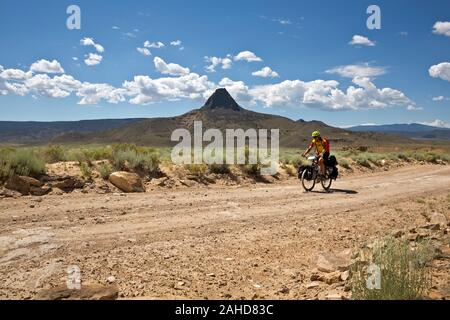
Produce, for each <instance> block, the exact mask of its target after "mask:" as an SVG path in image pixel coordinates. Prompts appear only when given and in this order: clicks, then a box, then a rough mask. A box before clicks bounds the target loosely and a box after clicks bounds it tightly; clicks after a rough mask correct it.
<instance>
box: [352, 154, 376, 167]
mask: <svg viewBox="0 0 450 320" xmlns="http://www.w3.org/2000/svg"><path fill="white" fill-rule="evenodd" d="M353 160H354V161H355V162H356V164H357V165H360V166H362V167H366V168H371V167H372V166H371V165H370V162H369V158H368V157H367V155H363V154H360V155H357V156H355V157H354V158H353Z"/></svg>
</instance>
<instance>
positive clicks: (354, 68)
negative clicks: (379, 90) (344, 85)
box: [325, 62, 386, 79]
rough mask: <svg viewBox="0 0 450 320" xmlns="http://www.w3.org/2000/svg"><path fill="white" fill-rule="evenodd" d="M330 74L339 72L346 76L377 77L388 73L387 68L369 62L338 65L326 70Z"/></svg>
mask: <svg viewBox="0 0 450 320" xmlns="http://www.w3.org/2000/svg"><path fill="white" fill-rule="evenodd" d="M325 72H326V73H329V74H338V75H340V76H341V77H345V78H351V79H353V78H355V77H369V78H372V77H376V76H381V75H383V74H385V73H386V68H384V67H375V66H371V65H370V64H369V63H367V62H366V63H360V64H349V65H343V66H337V67H334V68H332V69H329V70H327V71H325Z"/></svg>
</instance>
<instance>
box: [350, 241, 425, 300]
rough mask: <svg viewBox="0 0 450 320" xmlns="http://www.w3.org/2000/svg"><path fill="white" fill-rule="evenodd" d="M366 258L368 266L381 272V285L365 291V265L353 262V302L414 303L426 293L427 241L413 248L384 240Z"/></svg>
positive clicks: (403, 242)
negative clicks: (394, 301)
mask: <svg viewBox="0 0 450 320" xmlns="http://www.w3.org/2000/svg"><path fill="white" fill-rule="evenodd" d="M368 256H369V259H368V260H369V262H368V263H373V264H375V265H376V266H378V267H379V268H380V270H381V273H380V276H381V283H380V284H381V286H380V288H379V289H377V288H372V289H370V288H368V287H367V284H366V279H367V276H368V274H367V265H368V263H356V264H355V265H354V266H353V267H352V269H351V275H352V277H351V283H352V297H353V299H357V300H414V299H421V298H423V297H424V295H425V294H426V293H427V291H428V289H429V287H430V274H429V270H428V268H427V263H428V262H429V261H431V260H432V259H433V256H434V250H433V248H432V247H431V245H430V244H429V242H425V241H422V242H418V243H417V245H416V247H415V248H414V249H413V248H411V247H410V242H409V240H408V239H394V238H387V239H385V240H384V241H382V242H381V243H380V244H378V245H376V246H374V247H373V249H372V250H371V252H369V254H368Z"/></svg>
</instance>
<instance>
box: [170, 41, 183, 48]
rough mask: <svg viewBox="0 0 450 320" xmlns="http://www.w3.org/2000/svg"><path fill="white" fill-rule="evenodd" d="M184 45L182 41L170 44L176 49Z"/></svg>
mask: <svg viewBox="0 0 450 320" xmlns="http://www.w3.org/2000/svg"><path fill="white" fill-rule="evenodd" d="M182 44H183V42H182V41H181V40H174V41H172V42H170V45H171V46H174V47H179V46H181V45H182Z"/></svg>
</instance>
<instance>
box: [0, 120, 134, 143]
mask: <svg viewBox="0 0 450 320" xmlns="http://www.w3.org/2000/svg"><path fill="white" fill-rule="evenodd" d="M141 120H143V119H103V120H82V121H57V122H36V121H24V122H22V121H0V143H6V142H7V143H19V144H21V143H24V144H33V143H47V142H49V141H51V140H52V139H53V138H55V137H56V136H58V135H61V134H64V133H70V134H75V133H76V134H79V133H87V132H99V131H104V130H108V129H114V128H118V127H121V126H124V125H127V124H131V123H133V122H137V121H141Z"/></svg>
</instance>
